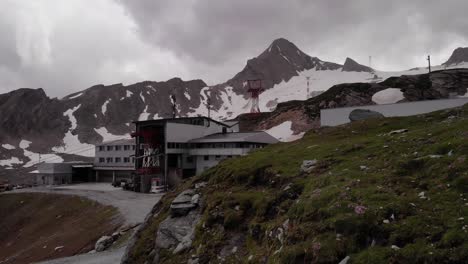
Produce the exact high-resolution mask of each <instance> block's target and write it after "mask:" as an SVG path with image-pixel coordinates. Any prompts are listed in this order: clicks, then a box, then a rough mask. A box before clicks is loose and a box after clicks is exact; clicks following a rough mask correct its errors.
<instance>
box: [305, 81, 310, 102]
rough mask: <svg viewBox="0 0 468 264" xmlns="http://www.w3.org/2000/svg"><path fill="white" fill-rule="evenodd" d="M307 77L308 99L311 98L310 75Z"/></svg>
mask: <svg viewBox="0 0 468 264" xmlns="http://www.w3.org/2000/svg"><path fill="white" fill-rule="evenodd" d="M306 79H307V95H306V99H309V96H310V87H309V80H310V76H307V77H306Z"/></svg>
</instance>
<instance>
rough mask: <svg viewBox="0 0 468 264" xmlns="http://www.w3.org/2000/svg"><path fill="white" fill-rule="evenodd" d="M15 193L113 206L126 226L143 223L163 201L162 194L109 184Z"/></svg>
mask: <svg viewBox="0 0 468 264" xmlns="http://www.w3.org/2000/svg"><path fill="white" fill-rule="evenodd" d="M13 192H40V193H56V194H66V195H78V196H83V197H86V198H88V199H91V200H94V201H97V202H99V203H101V204H104V205H111V206H114V207H116V208H117V209H119V212H120V213H121V214H122V216H123V217H124V219H125V224H127V225H133V224H138V223H141V222H143V220H144V219H145V217H146V215H147V214H148V213H149V212H150V211H151V208H153V206H154V205H155V204H156V203H157V202H158V201H159V199H161V195H160V194H146V193H136V192H132V191H124V190H122V189H121V188H114V187H112V186H111V185H110V184H109V183H93V184H75V185H68V186H59V187H36V188H30V189H21V190H15V191H13Z"/></svg>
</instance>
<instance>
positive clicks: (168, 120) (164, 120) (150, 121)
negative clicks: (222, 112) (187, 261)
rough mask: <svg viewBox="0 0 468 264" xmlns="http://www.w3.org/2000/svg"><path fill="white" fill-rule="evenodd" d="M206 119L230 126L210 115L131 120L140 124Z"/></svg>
mask: <svg viewBox="0 0 468 264" xmlns="http://www.w3.org/2000/svg"><path fill="white" fill-rule="evenodd" d="M200 118H202V119H206V120H209V121H211V122H215V123H217V124H219V125H222V126H226V127H231V125H228V124H225V123H223V122H221V121H216V120H214V119H212V118H210V117H206V116H192V117H176V118H161V119H151V120H142V121H133V123H134V124H141V123H153V122H161V123H164V122H169V123H170V122H171V121H176V120H191V119H200Z"/></svg>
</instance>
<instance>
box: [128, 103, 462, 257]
mask: <svg viewBox="0 0 468 264" xmlns="http://www.w3.org/2000/svg"><path fill="white" fill-rule="evenodd" d="M466 127H468V105H465V106H464V107H462V108H458V109H451V110H446V111H439V112H435V113H431V114H427V115H423V116H416V117H406V118H385V119H374V120H367V121H364V122H356V123H352V124H349V125H346V126H343V127H336V128H325V129H319V130H314V131H310V132H308V133H307V134H306V135H305V136H304V138H302V139H300V140H298V141H295V142H291V143H283V144H276V145H272V146H269V147H267V148H264V149H261V150H258V151H255V152H254V153H252V154H250V155H248V156H245V157H240V158H236V159H230V160H226V161H224V162H222V163H221V164H219V165H218V166H216V167H214V168H212V169H210V170H208V171H207V172H205V173H204V174H203V175H201V176H199V177H196V178H194V179H191V180H189V181H187V182H186V183H185V184H184V186H183V187H181V188H180V189H179V190H177V191H176V192H175V193H170V194H168V195H166V196H165V198H163V201H162V203H161V204H160V205H158V206H156V207H155V210H154V214H155V217H148V218H147V219H148V221H147V222H146V223H145V225H144V226H146V228H144V229H142V230H140V231H139V233H138V234H137V241H136V243H135V244H134V245H132V246H131V247H130V248H129V249H128V250H129V254H128V255H127V258H126V259H125V260H124V263H137V262H141V263H143V262H145V261H147V262H148V263H151V262H152V261H154V260H155V259H158V261H159V262H158V263H187V262H189V263H190V262H198V263H210V262H217V261H224V262H226V263H338V262H340V261H342V260H343V259H345V258H346V257H347V256H349V257H350V262H348V263H464V262H465V261H466V259H467V258H468V250H467V249H468V233H467V232H468V230H467V228H468V223H467V219H468V207H467V204H466V193H467V191H468V189H467V186H468V162H466V159H467V158H468V134H467V131H466ZM400 129H407V132H401V131H400V133H396V132H392V131H395V130H400ZM405 131H406V130H405ZM391 132H392V133H391ZM429 132H430V133H429ZM314 160H315V161H314ZM303 161H308V162H305V163H304V162H303ZM303 164H306V166H304V165H303ZM307 164H308V165H307ZM202 182H205V183H206V187H200V186H203V184H201V183H202ZM187 188H192V189H195V188H198V189H196V190H197V191H198V192H199V193H200V195H201V200H202V201H203V202H202V203H201V207H200V208H199V209H197V210H198V212H199V214H200V215H199V217H198V218H197V219H199V220H198V224H196V225H195V227H194V229H193V230H194V232H195V234H194V237H193V242H192V243H191V244H189V246H188V247H186V249H185V250H183V251H178V252H177V253H173V252H174V248H175V246H173V247H168V248H161V247H158V246H155V245H158V243H156V244H155V240H157V239H158V236H162V235H163V233H161V232H160V231H158V230H160V228H161V226H160V223H161V222H162V221H163V220H165V219H169V218H167V216H168V215H169V211H170V209H169V206H170V204H171V201H172V199H174V197H175V196H176V195H177V194H178V193H180V191H182V190H185V189H187ZM194 212H197V211H194ZM156 214H157V216H156ZM171 219H172V221H176V219H180V220H178V221H179V222H181V223H182V222H183V221H184V219H186V218H184V217H179V218H177V217H176V218H171ZM184 228H187V229H190V227H189V226H188V225H181V226H179V227H178V230H183V229H184ZM184 243H185V242H184ZM175 245H177V243H176V244H175ZM150 252H151V254H150Z"/></svg>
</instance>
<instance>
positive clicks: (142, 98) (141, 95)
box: [140, 92, 145, 103]
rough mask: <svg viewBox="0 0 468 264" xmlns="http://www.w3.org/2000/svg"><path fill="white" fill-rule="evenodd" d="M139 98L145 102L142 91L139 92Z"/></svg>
mask: <svg viewBox="0 0 468 264" xmlns="http://www.w3.org/2000/svg"><path fill="white" fill-rule="evenodd" d="M140 97H141V100H143V103H145V97H144V96H143V92H141V93H140Z"/></svg>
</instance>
